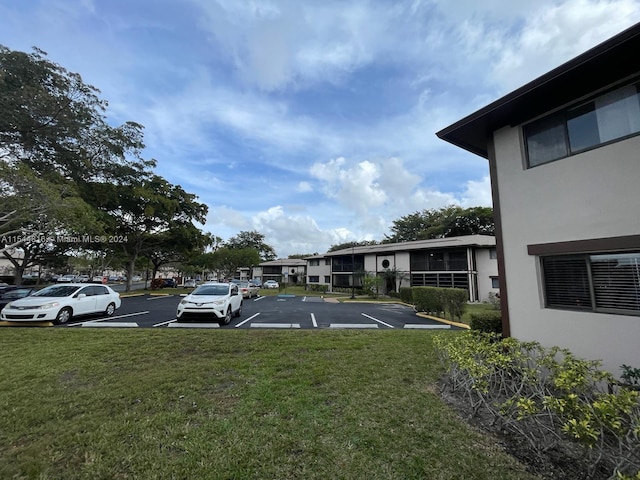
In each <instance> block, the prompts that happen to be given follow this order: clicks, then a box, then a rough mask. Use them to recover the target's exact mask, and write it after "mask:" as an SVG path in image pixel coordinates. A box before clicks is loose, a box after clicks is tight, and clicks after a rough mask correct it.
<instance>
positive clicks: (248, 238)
mask: <svg viewBox="0 0 640 480" xmlns="http://www.w3.org/2000/svg"><path fill="white" fill-rule="evenodd" d="M225 246H226V247H227V248H229V249H231V250H234V249H246V248H253V249H254V250H256V251H257V252H258V254H259V256H260V261H263V262H265V261H269V260H275V259H276V258H277V257H276V252H275V250H274V249H273V247H272V246H271V245H268V244H267V243H265V241H264V235H263V234H261V233H260V232H257V231H255V230H252V231H250V232H247V231H241V232H240V233H238V234H237V235H236V236H235V237H231V238H230V239H229V240H227V241H226V242H225ZM245 266H248V265H245Z"/></svg>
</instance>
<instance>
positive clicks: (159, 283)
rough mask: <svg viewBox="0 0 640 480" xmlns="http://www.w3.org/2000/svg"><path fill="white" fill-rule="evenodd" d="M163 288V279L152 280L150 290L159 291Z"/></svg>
mask: <svg viewBox="0 0 640 480" xmlns="http://www.w3.org/2000/svg"><path fill="white" fill-rule="evenodd" d="M162 287H164V278H154V279H153V280H151V290H160V289H161V288H162Z"/></svg>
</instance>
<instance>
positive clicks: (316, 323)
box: [311, 313, 318, 328]
mask: <svg viewBox="0 0 640 480" xmlns="http://www.w3.org/2000/svg"><path fill="white" fill-rule="evenodd" d="M311 323H313V327H314V328H318V322H316V316H315V315H314V314H313V313H312V314H311Z"/></svg>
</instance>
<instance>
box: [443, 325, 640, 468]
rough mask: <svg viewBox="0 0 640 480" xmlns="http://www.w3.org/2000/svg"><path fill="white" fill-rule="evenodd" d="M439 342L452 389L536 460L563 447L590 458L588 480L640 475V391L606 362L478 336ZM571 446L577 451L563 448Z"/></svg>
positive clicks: (445, 337)
mask: <svg viewBox="0 0 640 480" xmlns="http://www.w3.org/2000/svg"><path fill="white" fill-rule="evenodd" d="M434 343H435V345H436V350H437V353H438V357H439V358H440V360H441V362H442V363H443V365H444V367H445V370H446V381H447V383H448V386H449V387H450V388H451V390H452V391H454V392H456V393H459V394H460V398H464V399H466V401H468V402H469V407H470V408H471V409H472V411H473V414H477V413H479V412H480V411H482V412H483V413H486V414H489V415H490V416H491V417H493V418H492V419H490V421H491V423H492V424H496V425H498V426H499V428H500V429H501V430H505V431H511V432H512V433H514V434H517V435H519V436H521V437H522V438H524V439H526V441H527V442H528V444H529V445H530V447H532V449H533V453H534V454H536V455H540V456H542V455H543V454H544V453H545V452H547V451H550V449H556V450H557V451H560V449H562V450H563V451H566V453H567V454H569V455H571V456H572V457H571V458H572V459H573V460H574V461H582V460H585V461H586V462H587V463H588V468H587V470H588V472H586V473H587V475H585V477H584V478H593V474H594V473H595V472H596V471H597V470H599V469H606V470H608V471H609V472H610V473H611V475H612V476H611V477H609V478H631V477H630V475H631V476H634V477H633V478H636V477H637V476H638V474H639V470H640V392H638V391H636V390H634V389H631V388H627V387H624V386H621V384H620V383H619V382H617V381H615V379H614V377H613V375H611V374H610V373H609V372H606V371H604V370H601V368H600V362H598V361H589V360H583V359H580V358H577V357H575V356H574V355H573V354H572V353H571V352H570V351H568V350H564V349H560V348H558V347H552V348H549V349H546V348H543V347H542V346H541V345H540V344H539V343H537V342H520V341H518V340H516V339H514V338H506V339H500V338H499V337H498V336H497V335H495V334H486V333H481V332H478V331H468V332H465V333H464V334H461V335H455V336H451V335H437V336H435V337H434ZM567 441H570V442H572V444H573V446H572V448H570V449H565V448H563V445H565V444H566V442H567ZM568 461H571V460H568ZM598 478H600V477H598Z"/></svg>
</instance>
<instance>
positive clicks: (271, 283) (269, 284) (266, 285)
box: [262, 280, 280, 288]
mask: <svg viewBox="0 0 640 480" xmlns="http://www.w3.org/2000/svg"><path fill="white" fill-rule="evenodd" d="M262 288H280V284H279V283H278V282H276V281H275V280H267V281H266V282H264V283H263V284H262Z"/></svg>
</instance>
